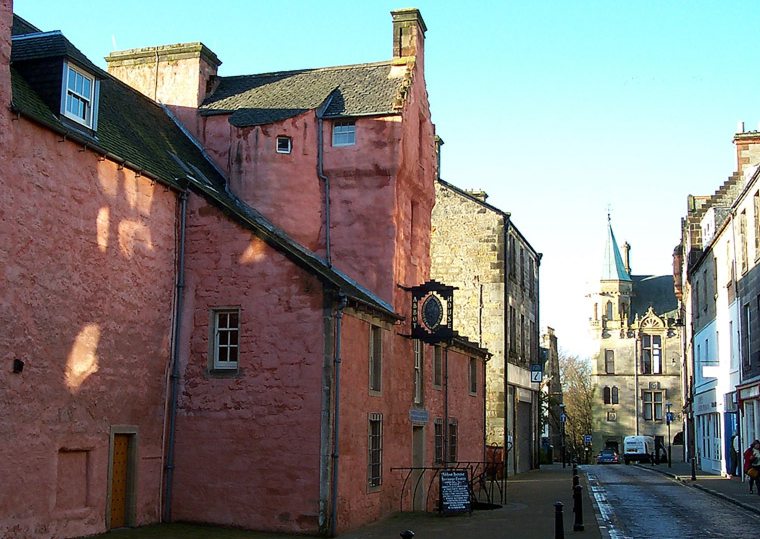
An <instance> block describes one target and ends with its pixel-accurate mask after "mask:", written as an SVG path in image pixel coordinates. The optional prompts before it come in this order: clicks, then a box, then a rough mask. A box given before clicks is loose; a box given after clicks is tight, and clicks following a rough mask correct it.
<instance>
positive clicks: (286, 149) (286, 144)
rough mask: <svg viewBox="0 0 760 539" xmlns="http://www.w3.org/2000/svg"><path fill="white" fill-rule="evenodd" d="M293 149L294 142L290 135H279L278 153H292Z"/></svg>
mask: <svg viewBox="0 0 760 539" xmlns="http://www.w3.org/2000/svg"><path fill="white" fill-rule="evenodd" d="M292 149H293V142H292V140H291V138H290V137H286V136H284V135H280V136H279V137H277V153H290V151H291V150H292Z"/></svg>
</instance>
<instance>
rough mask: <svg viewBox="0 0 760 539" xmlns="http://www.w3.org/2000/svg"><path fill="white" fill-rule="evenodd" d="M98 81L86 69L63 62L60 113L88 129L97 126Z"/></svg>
mask: <svg viewBox="0 0 760 539" xmlns="http://www.w3.org/2000/svg"><path fill="white" fill-rule="evenodd" d="M99 90H100V81H98V80H97V79H96V78H95V77H94V76H93V75H91V74H90V73H87V71H85V70H83V69H81V68H79V67H77V66H75V65H74V64H71V63H69V62H64V63H63V84H62V85H61V114H62V115H63V116H65V117H66V118H69V119H70V120H73V121H74V122H76V123H78V124H81V125H83V126H85V127H87V128H89V129H93V130H94V129H96V128H97V110H98V94H99Z"/></svg>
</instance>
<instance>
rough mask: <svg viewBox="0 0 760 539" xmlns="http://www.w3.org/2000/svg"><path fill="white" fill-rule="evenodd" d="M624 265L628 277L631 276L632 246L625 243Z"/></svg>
mask: <svg viewBox="0 0 760 539" xmlns="http://www.w3.org/2000/svg"><path fill="white" fill-rule="evenodd" d="M623 264H624V265H625V271H627V272H628V275H630V274H631V244H630V243H628V242H625V243H624V244H623Z"/></svg>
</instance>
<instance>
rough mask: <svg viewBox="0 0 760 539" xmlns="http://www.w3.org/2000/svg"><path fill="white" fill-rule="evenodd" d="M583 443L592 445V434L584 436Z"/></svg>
mask: <svg viewBox="0 0 760 539" xmlns="http://www.w3.org/2000/svg"><path fill="white" fill-rule="evenodd" d="M583 443H584V444H590V443H591V435H590V434H584V435H583Z"/></svg>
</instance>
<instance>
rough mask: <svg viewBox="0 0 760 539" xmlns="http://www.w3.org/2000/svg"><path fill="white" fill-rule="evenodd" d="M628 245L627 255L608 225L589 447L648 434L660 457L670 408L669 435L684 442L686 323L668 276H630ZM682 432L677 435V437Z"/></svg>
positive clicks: (595, 331) (596, 303) (595, 324)
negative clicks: (683, 339)
mask: <svg viewBox="0 0 760 539" xmlns="http://www.w3.org/2000/svg"><path fill="white" fill-rule="evenodd" d="M630 250H631V248H630V246H629V245H628V244H627V243H625V244H624V245H623V254H622V255H621V253H620V248H619V247H618V244H617V242H616V240H615V235H614V233H613V231H612V225H611V223H608V226H607V241H606V245H605V251H604V259H603V267H602V273H601V279H600V281H599V289H598V290H597V291H595V292H594V293H593V294H592V295H591V297H592V303H593V311H592V316H591V318H590V325H591V333H592V337H593V338H594V339H595V342H596V345H595V346H594V349H595V350H598V352H597V353H596V355H595V357H593V358H592V386H593V387H594V388H595V393H594V403H593V407H592V410H593V418H592V425H593V433H592V452H594V453H596V452H599V451H601V450H602V449H604V448H606V447H611V448H614V449H616V450H617V451H619V452H620V453H621V454H622V451H623V438H624V437H625V436H629V435H635V434H640V435H648V436H652V437H654V438H655V443H656V445H657V446H658V448H659V450H660V454H663V453H664V451H663V448H667V446H668V443H669V439H668V425H667V420H666V417H667V416H666V414H667V412H668V409H670V410H671V412H672V413H673V414H674V415H675V422H674V423H672V424H671V429H670V430H671V436H672V437H673V438H676V437H678V439H681V438H682V437H683V434H681V431H682V429H681V427H680V425H681V410H682V403H683V401H682V396H681V359H682V351H681V328H680V326H679V324H680V321H679V320H678V317H677V315H678V311H677V307H678V305H677V302H676V298H675V295H674V291H673V277H672V276H671V275H633V274H632V273H631V264H630ZM679 434H680V436H679Z"/></svg>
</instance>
